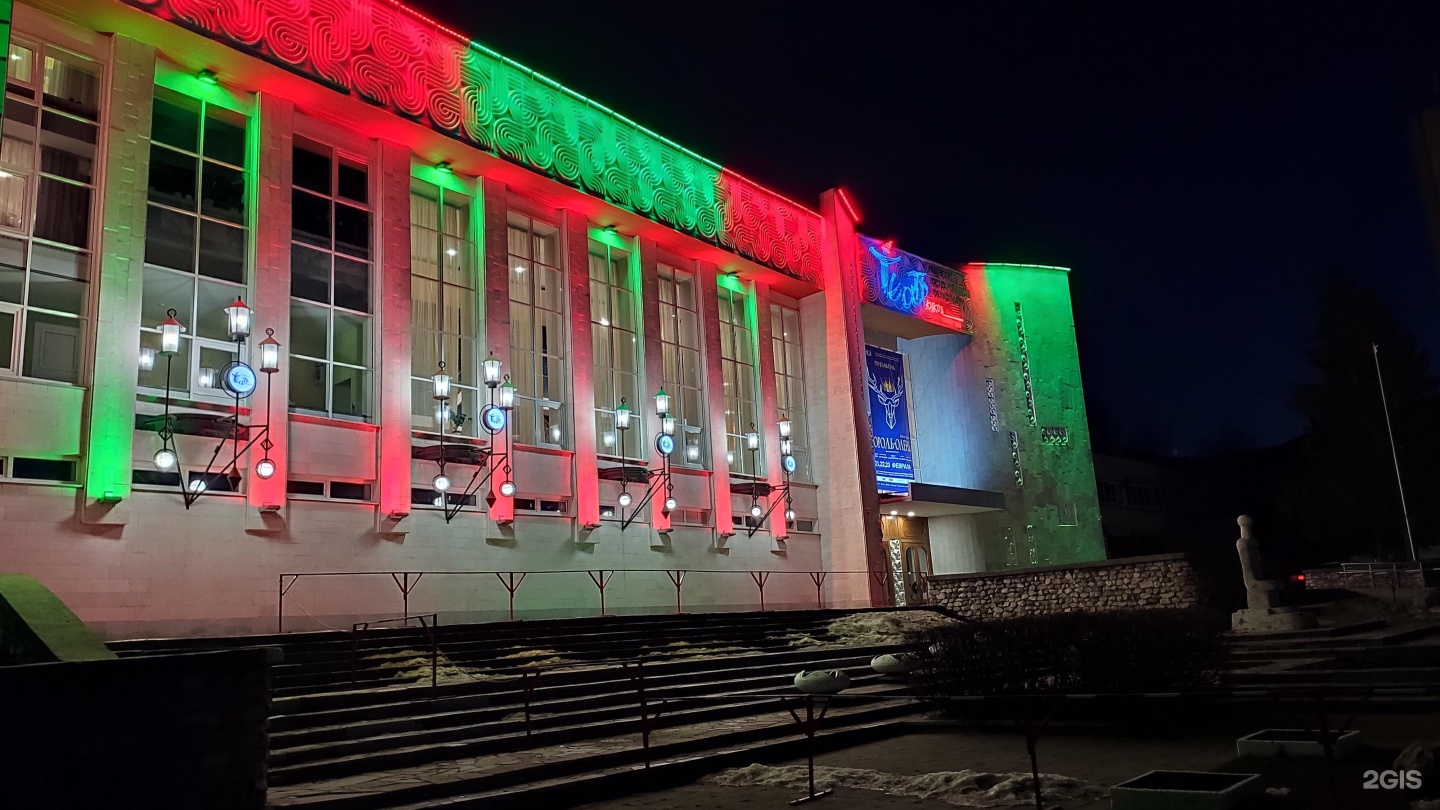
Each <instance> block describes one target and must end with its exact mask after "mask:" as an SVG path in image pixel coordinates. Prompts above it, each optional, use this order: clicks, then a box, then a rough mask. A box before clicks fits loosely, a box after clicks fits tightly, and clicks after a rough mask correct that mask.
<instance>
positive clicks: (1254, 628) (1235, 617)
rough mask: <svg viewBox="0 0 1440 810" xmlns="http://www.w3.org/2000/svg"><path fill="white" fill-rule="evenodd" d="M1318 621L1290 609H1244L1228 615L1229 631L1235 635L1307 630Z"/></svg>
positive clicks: (1318, 622)
mask: <svg viewBox="0 0 1440 810" xmlns="http://www.w3.org/2000/svg"><path fill="white" fill-rule="evenodd" d="M1319 624H1320V621H1319V620H1318V619H1316V618H1315V617H1314V616H1312V615H1311V614H1309V613H1303V612H1301V611H1299V610H1296V609H1295V608H1292V607H1273V608H1246V609H1244V610H1237V611H1235V612H1234V613H1231V614H1230V629H1231V630H1232V631H1234V632H1236V633H1279V632H1286V631H1291V630H1309V629H1311V628H1313V627H1317V626H1319Z"/></svg>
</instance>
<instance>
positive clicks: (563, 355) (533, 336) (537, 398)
mask: <svg viewBox="0 0 1440 810" xmlns="http://www.w3.org/2000/svg"><path fill="white" fill-rule="evenodd" d="M520 221H523V224H520ZM537 223H538V224H539V225H541V226H543V227H544V228H546V229H549V230H550V231H552V232H553V236H554V238H555V251H554V256H555V258H556V259H557V260H558V266H557V265H554V264H549V263H546V262H542V261H539V260H537V259H536V258H535V254H536V252H537V251H536V250H535V247H536V245H537V244H538V243H539V239H540V237H537V236H536V224H537ZM515 229H523V230H524V232H525V235H526V239H527V243H526V244H527V246H526V252H527V253H528V254H529V255H528V256H520V255H518V254H516V253H514V252H513V251H512V250H511V244H510V236H511V231H512V230H515ZM505 256H506V272H507V273H508V274H509V290H510V292H509V297H508V301H507V302H506V306H507V307H508V312H509V318H510V358H509V361H510V366H511V374H512V381H514V378H518V377H520V375H519V373H518V372H519V368H520V363H521V361H519V360H517V355H518V354H519V353H520V352H522V351H523V352H525V353H526V355H527V357H526V358H525V361H524V362H526V363H527V364H528V365H527V367H526V369H525V372H526V374H528V375H529V376H530V379H532V380H534V381H535V383H536V388H535V390H534V391H526V390H524V386H522V385H518V384H517V385H516V389H515V411H514V412H512V414H511V418H512V419H516V421H517V422H518V421H519V420H518V415H519V413H520V412H521V409H522V408H525V407H526V403H529V405H528V408H529V411H530V414H531V426H532V428H533V429H532V431H531V435H530V436H528V437H525V436H521V435H520V431H519V428H518V426H517V428H516V429H515V434H514V435H515V443H516V444H517V445H528V446H531V447H547V448H551V449H557V450H564V449H568V445H569V442H570V433H572V432H573V430H572V431H567V430H565V428H566V424H565V417H566V415H567V412H568V406H569V405H570V404H571V403H570V402H569V400H570V397H569V394H570V389H569V384H568V382H569V376H568V375H566V374H565V373H564V372H563V371H562V372H560V373H559V374H554V373H552V372H550V371H549V370H548V366H549V363H550V362H551V361H552V360H553V361H555V362H557V363H558V364H559V366H560V368H562V369H563V368H565V366H567V365H569V363H570V357H569V352H568V351H567V348H568V346H569V335H568V331H569V319H568V318H567V317H565V314H566V313H565V308H566V305H567V304H568V302H569V298H570V296H569V281H570V279H569V275H568V274H567V272H566V264H567V262H566V248H565V229H564V228H562V227H560V225H559V224H557V223H555V222H551V221H548V220H546V219H543V218H540V217H534V216H531V215H529V214H527V213H524V212H521V211H517V210H514V209H511V210H510V211H507V212H506V217H505ZM518 263H523V264H524V266H526V267H527V268H528V271H529V272H528V274H527V273H525V272H518V273H517V272H516V268H517V267H519V266H521V265H520V264H518ZM536 265H539V266H542V267H544V268H545V269H546V270H549V271H551V272H552V273H554V277H555V279H556V283H557V285H558V286H559V291H558V298H559V302H560V305H559V308H558V309H549V308H546V307H543V306H541V304H540V300H539V298H540V296H539V295H538V292H539V291H538V290H537V282H536V280H535V279H536V278H538V277H539V273H537V272H536V271H535V266H536ZM516 276H525V278H524V279H522V281H523V283H524V285H525V294H526V298H527V299H528V300H524V299H520V300H517V299H516V297H515V289H516ZM516 307H522V308H525V309H527V310H528V311H529V320H530V330H531V331H530V334H529V342H530V343H531V344H532V345H533V347H534V348H530V349H517V348H516V340H515V331H516V328H517V327H516V321H517V319H516V317H515V311H516ZM541 313H545V314H549V315H554V316H555V317H556V320H557V322H558V323H559V325H560V332H561V334H560V335H558V336H557V337H556V339H555V340H553V341H551V340H548V339H543V338H544V336H543V326H542V319H541V317H540V315H541ZM557 352H558V353H557ZM552 379H553V382H554V388H552V390H551V391H550V392H549V393H551V394H555V393H559V394H560V396H561V398H560V399H554V398H546V397H543V396H542V395H541V392H542V388H541V384H542V383H541V381H542V380H552ZM555 389H559V390H558V391H556V390H555ZM547 406H553V407H547ZM547 411H548V412H551V413H553V416H552V417H550V419H551V420H552V421H551V422H550V424H549V430H548V431H547V430H546V427H547V425H546V420H545V419H542V418H541V414H542V413H544V412H547ZM556 431H558V432H559V433H560V436H559V438H558V439H555V440H552V439H551V437H552V436H554V435H555V432H556Z"/></svg>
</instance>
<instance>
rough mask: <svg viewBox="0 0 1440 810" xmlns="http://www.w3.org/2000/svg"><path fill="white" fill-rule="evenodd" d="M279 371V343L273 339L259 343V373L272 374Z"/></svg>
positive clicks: (268, 338) (269, 338)
mask: <svg viewBox="0 0 1440 810" xmlns="http://www.w3.org/2000/svg"><path fill="white" fill-rule="evenodd" d="M279 370H280V343H279V342H278V341H276V340H275V338H273V337H267V338H265V339H264V340H262V341H260V371H262V372H263V373H265V374H274V373H275V372H277V371H279Z"/></svg>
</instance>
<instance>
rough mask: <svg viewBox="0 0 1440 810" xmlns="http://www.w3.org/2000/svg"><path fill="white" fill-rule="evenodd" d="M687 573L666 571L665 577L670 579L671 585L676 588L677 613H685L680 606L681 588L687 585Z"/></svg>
mask: <svg viewBox="0 0 1440 810" xmlns="http://www.w3.org/2000/svg"><path fill="white" fill-rule="evenodd" d="M686 573H687V572H685V571H666V572H665V576H667V577H669V578H670V584H672V585H674V586H675V612H676V613H684V612H685V611H684V610H683V609H681V606H680V586H681V585H684V584H685V574H686Z"/></svg>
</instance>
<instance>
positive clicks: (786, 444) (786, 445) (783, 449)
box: [780, 439, 793, 456]
mask: <svg viewBox="0 0 1440 810" xmlns="http://www.w3.org/2000/svg"><path fill="white" fill-rule="evenodd" d="M792 447H793V443H792V442H791V441H790V440H789V439H781V440H780V455H782V456H788V455H790V450H791V449H792Z"/></svg>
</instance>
